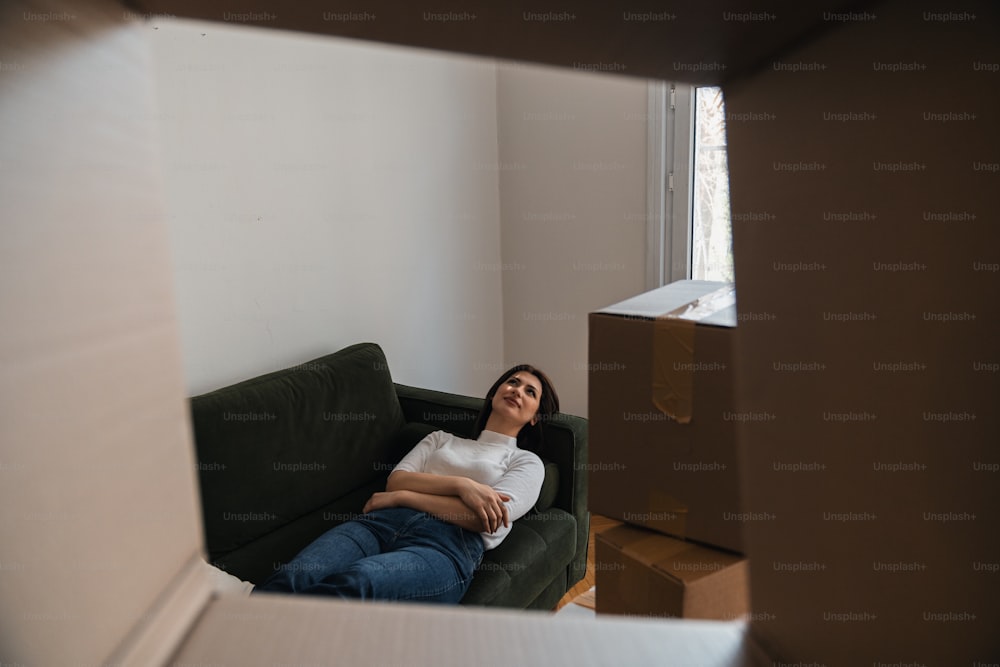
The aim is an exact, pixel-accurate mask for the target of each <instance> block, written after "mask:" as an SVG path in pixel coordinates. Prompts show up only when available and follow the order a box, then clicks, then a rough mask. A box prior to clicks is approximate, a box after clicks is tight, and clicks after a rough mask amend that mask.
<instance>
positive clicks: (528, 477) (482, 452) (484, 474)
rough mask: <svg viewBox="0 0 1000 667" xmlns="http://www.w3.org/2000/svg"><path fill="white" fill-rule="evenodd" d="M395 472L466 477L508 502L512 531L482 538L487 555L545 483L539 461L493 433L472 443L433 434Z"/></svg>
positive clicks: (484, 534)
mask: <svg viewBox="0 0 1000 667" xmlns="http://www.w3.org/2000/svg"><path fill="white" fill-rule="evenodd" d="M397 470H405V471H407V472H426V473H433V474H435V475H456V476H460V477H468V478H469V479H471V480H473V481H475V482H479V483H480V484H486V485H487V486H490V487H492V488H493V489H494V490H496V491H498V492H500V493H503V494H506V495H508V496H510V500H509V501H508V502H507V512H508V513H509V515H510V525H509V526H507V527H504V526H502V525H501V526H500V528H499V529H498V530H497V532H495V533H487V532H482V533H480V535H481V536H482V538H483V546H484V548H485V549H486V550H487V551H488V550H490V549H493V548H494V547H496V546H497V545H498V544H500V543H501V542H503V540H504V538H505V537H507V534H508V533H509V532H510V529H511V526H513V525H514V520H515V519H519V518H521V517H522V516H524V515H525V514H526V513H527V512H528V510H530V509H531V508H532V506H533V505H534V504H535V501H537V500H538V494H539V493H540V492H541V490H542V481H543V480H544V479H545V467H544V465H543V464H542V460H541V459H540V458H538V456H536V455H535V454H533V453H531V452H529V451H526V450H524V449H520V448H519V447H518V446H517V438H513V437H511V436H509V435H502V434H500V433H495V432H493V431H483V432H482V433H481V434H480V435H479V438H478V439H476V440H469V439H467V438H459V437H458V436H455V435H452V434H451V433H446V432H445V431H434V432H433V433H431V434H429V435H428V436H427V437H425V438H424V439H423V440H421V441H420V442H419V443H417V446H416V447H414V448H413V449H411V450H410V453H409V454H407V455H406V456H404V457H403V460H401V461H400V462H399V463H398V464H396V467H395V468H393V472H395V471H397Z"/></svg>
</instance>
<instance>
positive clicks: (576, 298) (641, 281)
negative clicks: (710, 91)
mask: <svg viewBox="0 0 1000 667" xmlns="http://www.w3.org/2000/svg"><path fill="white" fill-rule="evenodd" d="M646 87H647V82H646V81H645V80H641V79H626V78H623V77H611V76H607V75H599V74H590V73H585V72H567V71H565V70H560V69H555V68H550V67H540V66H524V65H513V64H502V65H500V67H499V70H498V74H497V108H498V111H497V119H498V126H499V142H500V163H501V166H502V170H501V172H500V211H501V230H502V247H503V250H502V256H503V261H504V269H505V270H504V274H503V298H504V356H505V358H506V359H508V360H510V361H513V362H517V363H519V362H522V361H526V362H528V363H534V364H536V365H538V366H539V367H540V368H542V369H543V370H544V371H545V372H546V373H548V374H549V375H550V376H551V377H552V380H553V382H554V383H555V385H556V388H557V389H558V391H559V396H560V399H561V401H562V409H563V411H564V412H569V413H572V414H577V415H581V416H586V415H587V370H586V369H587V314H588V313H589V312H591V311H593V310H596V309H598V308H601V307H603V306H607V305H610V304H612V303H615V302H617V301H620V300H622V299H624V298H626V297H629V296H633V295H635V294H639V293H641V292H643V291H644V290H645V254H646V134H647V130H646V124H647V121H646V114H647V109H646V105H647V95H646Z"/></svg>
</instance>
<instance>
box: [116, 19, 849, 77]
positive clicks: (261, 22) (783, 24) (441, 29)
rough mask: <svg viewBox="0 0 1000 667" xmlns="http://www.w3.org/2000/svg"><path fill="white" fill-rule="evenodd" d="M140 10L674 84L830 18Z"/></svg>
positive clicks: (821, 26) (746, 67) (741, 61)
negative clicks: (527, 62)
mask: <svg viewBox="0 0 1000 667" xmlns="http://www.w3.org/2000/svg"><path fill="white" fill-rule="evenodd" d="M128 4H129V5H130V6H133V7H135V8H136V10H135V11H136V12H137V13H142V14H157V13H159V14H168V15H175V16H180V17H187V18H200V19H207V20H212V21H226V22H231V23H242V24H246V25H249V26H253V27H256V28H273V29H278V30H299V31H304V32H311V33H319V34H326V35H340V36H343V37H351V38H360V39H369V40H375V41H382V42H390V43H398V44H408V45H411V46H420V47H431V48H435V49H443V50H447V51H459V52H463V53H471V54H479V55H485V56H491V57H498V58H511V59H516V60H526V61H534V62H540V63H548V64H553V65H560V66H563V67H566V68H572V69H575V70H586V71H597V72H604V73H612V74H617V75H623V76H638V77H654V78H660V79H665V80H672V81H689V82H719V81H723V80H726V79H730V78H732V77H733V76H737V75H739V74H741V73H745V72H747V71H750V70H752V69H753V68H754V67H755V66H757V64H758V63H760V62H761V61H762V60H764V59H766V58H767V57H768V56H770V55H771V54H773V53H776V52H779V51H781V50H782V49H783V48H785V47H786V46H787V45H788V44H791V43H794V42H795V40H796V39H798V38H799V36H800V35H802V34H803V33H807V32H811V31H823V30H826V29H829V28H831V27H835V26H836V25H837V24H836V23H831V22H829V21H825V20H824V18H823V17H824V10H825V11H836V10H838V9H840V8H843V7H855V6H857V3H856V2H850V1H849V0H830V1H829V2H826V3H825V4H824V5H823V6H822V7H816V6H811V5H808V4H803V3H801V2H794V1H793V0H771V2H769V3H767V4H766V5H764V6H758V5H750V4H746V3H734V2H732V1H731V0H706V1H704V2H700V3H698V4H696V5H692V4H690V3H676V2H675V3H638V4H633V5H619V4H617V3H607V2H599V1H598V0H575V1H574V2H572V3H569V4H563V5H558V4H557V5H553V6H551V7H550V6H540V5H538V4H537V3H533V2H530V1H527V0H516V1H512V2H504V3H498V2H490V1H489V0H465V1H464V2H462V3H460V4H454V5H447V4H445V5H440V6H437V5H422V4H414V3H412V2H407V1H406V0H366V2H365V3H363V4H358V3H357V2H354V1H353V0H301V1H300V2H296V3H294V4H293V3H284V2H279V1H277V0H211V1H204V0H130V1H129V3H128Z"/></svg>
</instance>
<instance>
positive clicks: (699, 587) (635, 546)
mask: <svg viewBox="0 0 1000 667" xmlns="http://www.w3.org/2000/svg"><path fill="white" fill-rule="evenodd" d="M595 547H596V552H595V555H594V559H595V565H596V575H597V581H596V583H597V612H598V613H600V614H622V615H626V616H662V617H677V618H703V619H715V620H732V619H737V618H741V617H742V616H743V615H745V614H746V613H747V612H749V611H750V604H749V597H748V596H747V593H746V591H747V586H748V583H747V576H748V574H747V573H748V568H747V559H746V558H743V557H742V556H739V555H737V554H733V553H730V552H728V551H722V550H719V549H711V548H707V547H703V546H700V545H698V544H695V543H693V542H687V541H685V540H679V539H676V538H673V537H668V536H666V535H662V534H660V533H657V532H654V531H652V530H648V529H646V528H638V527H635V526H629V525H621V526H616V527H615V528H611V529H609V530H605V531H603V532H600V533H597V535H596V536H595Z"/></svg>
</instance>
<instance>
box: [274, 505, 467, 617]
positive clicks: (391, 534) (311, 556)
mask: <svg viewBox="0 0 1000 667" xmlns="http://www.w3.org/2000/svg"><path fill="white" fill-rule="evenodd" d="M482 557H483V540H482V538H481V537H480V536H479V533H474V532H472V531H469V530H465V529H463V528H459V527H458V526H456V525H454V524H450V523H447V522H445V521H441V520H440V519H435V518H434V517H432V516H431V515H429V514H427V513H426V512H420V511H418V510H414V509H410V508H407V507H393V508H389V509H383V510H376V511H374V512H369V513H368V514H364V515H362V516H361V517H359V518H357V519H354V520H353V521H348V522H347V523H342V524H340V525H339V526H335V527H334V528H331V529H330V530H328V531H327V532H325V533H323V534H322V535H321V536H319V537H318V538H316V540H315V541H314V542H312V544H310V545H309V546H307V547H306V548H305V549H303V550H302V551H300V552H299V554H298V555H297V556H295V558H293V559H292V560H291V561H290V562H288V563H286V564H284V565H282V566H281V567H280V568H279V569H278V570H277V571H276V572H275V573H274V574H273V575H271V576H270V577H269V578H268V580H267V581H265V582H264V583H263V584H261V585H260V586H257V587H256V588H255V589H254V592H255V593H256V592H258V591H260V592H282V593H304V594H307V595H330V596H335V597H341V598H352V599H362V600H412V601H417V602H451V603H456V602H458V601H459V600H460V599H462V596H463V595H465V591H466V590H468V588H469V584H470V583H471V581H472V575H473V573H474V572H475V569H476V567H478V566H479V562H480V561H481V560H482Z"/></svg>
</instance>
